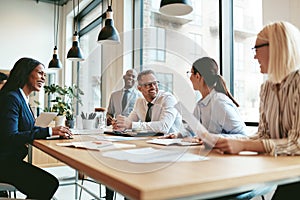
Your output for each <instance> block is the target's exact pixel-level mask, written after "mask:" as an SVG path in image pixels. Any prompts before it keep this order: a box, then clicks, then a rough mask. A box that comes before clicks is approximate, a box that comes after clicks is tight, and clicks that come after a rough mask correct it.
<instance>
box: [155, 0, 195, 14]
mask: <svg viewBox="0 0 300 200" xmlns="http://www.w3.org/2000/svg"><path fill="white" fill-rule="evenodd" d="M159 11H160V12H161V13H163V14H165V15H170V16H182V15H187V14H189V13H191V12H192V11H193V7H192V3H191V1H190V0H161V2H160V9H159Z"/></svg>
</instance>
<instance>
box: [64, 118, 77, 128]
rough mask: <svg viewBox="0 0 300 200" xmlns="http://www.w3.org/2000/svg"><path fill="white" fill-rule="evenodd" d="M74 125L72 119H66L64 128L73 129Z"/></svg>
mask: <svg viewBox="0 0 300 200" xmlns="http://www.w3.org/2000/svg"><path fill="white" fill-rule="evenodd" d="M74 123H75V120H74V119H67V120H66V126H67V127H69V128H74Z"/></svg>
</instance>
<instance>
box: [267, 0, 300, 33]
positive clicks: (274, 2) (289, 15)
mask: <svg viewBox="0 0 300 200" xmlns="http://www.w3.org/2000/svg"><path fill="white" fill-rule="evenodd" d="M262 2H263V23H264V24H268V23H270V22H273V21H278V20H284V21H289V22H290V23H292V24H294V25H295V26H297V27H298V28H300V18H299V11H300V1H299V0H263V1H262Z"/></svg>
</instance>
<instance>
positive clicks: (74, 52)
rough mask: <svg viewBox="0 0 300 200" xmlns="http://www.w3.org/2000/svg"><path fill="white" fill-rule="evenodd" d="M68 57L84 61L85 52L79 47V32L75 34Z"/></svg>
mask: <svg viewBox="0 0 300 200" xmlns="http://www.w3.org/2000/svg"><path fill="white" fill-rule="evenodd" d="M67 58H68V59H69V60H72V61H83V60H84V58H83V54H82V52H81V49H80V47H79V43H78V36H77V32H75V34H74V35H73V44H72V47H71V49H70V50H69V52H68V55H67Z"/></svg>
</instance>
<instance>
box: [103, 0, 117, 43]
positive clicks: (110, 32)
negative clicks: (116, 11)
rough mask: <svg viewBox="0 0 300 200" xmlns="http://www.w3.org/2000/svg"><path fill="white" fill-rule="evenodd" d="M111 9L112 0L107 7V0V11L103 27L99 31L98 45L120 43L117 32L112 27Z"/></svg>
mask: <svg viewBox="0 0 300 200" xmlns="http://www.w3.org/2000/svg"><path fill="white" fill-rule="evenodd" d="M111 7H112V0H111V3H110V5H109V0H108V9H107V11H106V19H105V25H104V27H103V28H102V29H101V31H100V33H99V35H98V43H100V44H119V43H120V36H119V33H118V30H117V29H116V28H115V26H114V20H113V11H112V9H111Z"/></svg>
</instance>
